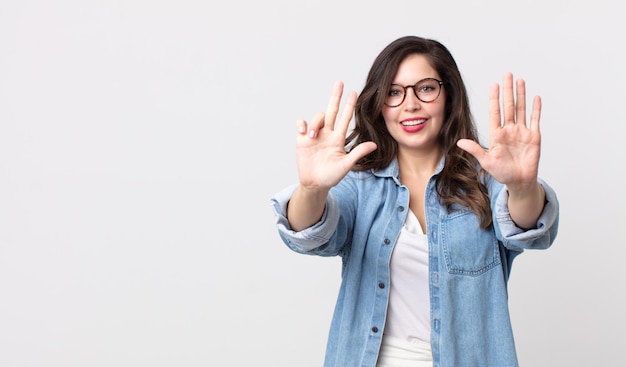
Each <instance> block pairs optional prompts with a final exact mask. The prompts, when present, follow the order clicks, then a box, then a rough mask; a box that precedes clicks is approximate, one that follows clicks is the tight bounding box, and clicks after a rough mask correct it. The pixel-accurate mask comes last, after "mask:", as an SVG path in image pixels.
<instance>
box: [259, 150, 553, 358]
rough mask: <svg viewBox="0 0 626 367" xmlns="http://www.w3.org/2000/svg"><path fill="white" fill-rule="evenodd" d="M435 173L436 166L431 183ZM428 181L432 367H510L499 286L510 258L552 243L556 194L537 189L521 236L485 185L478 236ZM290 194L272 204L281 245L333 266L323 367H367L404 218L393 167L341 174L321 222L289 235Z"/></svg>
mask: <svg viewBox="0 0 626 367" xmlns="http://www.w3.org/2000/svg"><path fill="white" fill-rule="evenodd" d="M442 168H443V160H442V161H441V163H440V164H439V167H438V169H437V171H436V173H435V176H436V174H438V173H439V172H440V171H441V169H442ZM435 176H433V177H431V179H430V181H429V182H428V186H427V188H426V193H425V211H426V227H427V235H428V246H429V273H430V284H429V288H430V302H431V305H430V311H431V341H430V342H431V348H432V353H433V366H434V367H466V366H467V367H513V366H518V362H517V356H516V352H515V345H514V341H513V332H512V328H511V322H510V318H509V309H508V303H507V301H508V299H507V281H508V277H509V273H510V270H511V264H512V262H513V259H514V258H515V256H517V255H518V254H520V253H521V252H522V251H523V250H524V249H545V248H548V247H549V246H550V245H551V244H552V243H553V241H554V239H555V236H556V234H557V228H558V219H559V204H558V201H557V197H556V194H555V192H554V191H553V190H552V189H551V188H550V187H549V186H548V185H547V184H546V183H545V182H543V181H542V180H541V179H540V180H539V182H540V183H541V184H542V186H543V188H544V190H545V192H546V205H545V208H544V210H543V213H542V214H541V217H540V218H539V220H538V221H537V226H536V228H535V229H531V230H522V229H520V228H518V227H517V226H516V225H515V224H514V223H513V221H512V219H511V217H510V215H509V213H508V208H507V197H508V192H507V190H506V188H505V186H504V185H502V184H500V183H498V182H497V181H495V180H494V179H493V178H491V177H487V180H486V182H485V184H486V186H487V189H488V190H489V196H490V198H491V207H492V212H493V223H494V225H493V226H492V227H490V228H489V229H488V230H483V229H481V228H480V227H479V221H478V217H477V216H476V215H475V214H474V213H473V212H471V211H470V210H468V209H467V208H463V207H453V208H446V207H445V206H443V205H441V204H440V202H439V200H438V198H437V193H436V190H435V186H434V179H435ZM295 188H296V185H293V186H290V187H287V188H285V189H284V190H282V191H280V192H278V193H277V194H276V195H275V196H273V197H272V200H271V203H272V206H273V210H274V212H275V214H276V222H277V228H278V232H279V235H280V237H281V238H282V240H283V241H284V242H285V243H286V244H287V246H289V248H291V249H292V250H294V251H296V252H299V253H304V254H311V255H320V256H341V258H342V282H341V287H340V290H339V295H338V299H337V303H336V306H335V311H334V315H333V319H332V322H331V327H330V333H329V338H328V343H327V349H326V358H325V363H324V366H325V367H352V366H354V367H356V366H359V367H373V366H375V365H376V360H377V357H378V350H379V348H380V344H381V340H382V334H383V330H384V327H385V316H386V313H387V302H388V299H389V287H388V284H389V260H390V257H391V252H392V251H393V247H394V245H395V243H396V240H397V239H398V236H399V234H400V230H401V228H402V225H403V223H404V220H405V218H406V216H407V213H408V210H409V209H408V208H409V191H408V189H407V188H406V187H405V186H403V185H402V184H401V183H400V181H399V172H398V165H397V162H393V163H392V164H391V165H390V166H389V167H387V168H385V169H383V170H379V171H377V172H372V171H367V172H350V173H349V174H348V175H347V176H346V177H345V178H344V179H343V180H342V181H341V182H340V183H339V184H338V185H337V186H335V187H333V188H332V189H331V191H330V194H329V195H328V198H327V201H326V209H325V212H324V214H323V217H322V219H321V220H320V222H319V223H317V224H315V225H313V226H312V227H310V228H307V229H305V230H302V231H300V232H294V231H293V230H291V228H290V227H289V223H288V221H287V218H286V216H285V213H286V207H287V203H288V201H289V199H290V197H291V195H292V193H293V191H294V190H295Z"/></svg>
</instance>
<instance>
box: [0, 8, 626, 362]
mask: <svg viewBox="0 0 626 367" xmlns="http://www.w3.org/2000/svg"><path fill="white" fill-rule="evenodd" d="M624 8H625V6H624V2H623V1H617V0H615V1H610V0H597V1H585V2H582V1H581V2H576V1H565V0H556V1H548V0H542V1H539V0H532V1H526V2H523V3H522V2H521V1H520V2H509V1H498V0H484V1H474V2H471V1H469V2H468V1H457V2H451V1H417V0H413V1H403V0H397V1H390V2H386V1H351V2H346V1H344V2H342V1H330V0H318V1H310V2H304V1H303V2H294V1H279V0H266V1H253V0H246V1H231V2H220V3H217V2H209V1H200V0H178V1H163V0H156V1H155V0H152V1H148V0H128V1H123V0H109V1H104V0H94V1H79V0H75V1H72V0H59V1H45V0H20V1H10V0H1V1H0V366H3V367H13V366H23V367H35V366H37V367H47V366H55V367H61V366H63V367H73V366H81V367H83V366H90V367H96V366H154V367H156V366H218V365H219V366H281V367H282V366H299V367H308V366H311V367H317V366H321V365H322V360H323V354H324V347H325V343H326V335H327V330H328V325H329V323H330V318H331V313H332V308H333V306H334V301H335V296H336V293H337V289H338V284H339V276H340V274H339V260H338V259H323V258H316V257H309V256H304V255H298V254H295V253H293V252H291V251H289V250H288V249H287V248H286V247H285V246H284V245H283V244H282V242H281V241H280V240H279V238H278V235H277V233H276V230H275V228H274V224H273V217H272V214H271V210H270V205H269V198H270V196H271V195H272V194H273V193H274V192H276V191H278V190H279V189H281V188H282V187H284V186H286V185H288V184H291V183H293V182H295V180H296V167H295V160H294V142H295V121H296V120H297V119H300V118H305V119H308V118H310V117H312V116H313V114H314V113H315V112H317V111H321V110H324V108H325V106H326V102H327V100H328V97H329V93H330V90H331V87H332V83H333V82H334V81H335V80H337V79H340V80H343V81H344V82H345V84H346V89H349V90H356V91H360V89H361V88H362V86H363V83H364V80H365V76H366V74H367V71H368V69H369V66H370V65H371V63H372V61H373V60H374V57H375V56H376V55H377V54H378V52H380V50H381V49H382V48H383V47H384V46H385V45H386V44H388V43H389V42H391V41H392V40H394V39H396V38H397V37H400V36H404V35H407V34H414V35H419V36H424V37H429V38H434V39H437V40H439V41H441V42H443V43H444V44H445V45H446V46H447V47H448V48H449V49H450V50H451V51H452V53H453V55H454V56H455V58H456V60H457V62H458V64H459V67H460V69H461V72H462V74H463V76H464V78H465V81H466V83H467V86H468V89H469V92H470V98H471V104H472V108H473V112H474V115H475V118H476V121H477V124H478V125H479V127H480V130H481V135H482V138H483V140H484V142H487V138H488V120H487V98H488V88H489V85H490V84H491V83H493V82H499V81H500V80H501V77H502V75H503V73H504V72H506V71H512V72H513V73H514V75H515V76H518V77H523V78H525V79H526V81H527V86H528V92H529V94H531V95H535V94H539V95H541V96H542V98H543V102H544V110H543V114H542V125H541V128H542V133H543V135H542V138H543V145H542V161H541V166H540V175H541V177H543V178H544V179H546V180H547V181H548V182H549V183H550V184H551V185H552V186H553V187H554V188H555V189H556V191H557V193H558V194H559V199H560V202H561V226H560V232H559V235H558V237H557V239H556V242H555V244H554V246H553V247H552V248H551V249H549V250H547V251H541V252H534V253H531V252H527V253H525V254H524V255H522V256H521V257H518V258H517V260H516V263H515V265H514V267H513V273H512V278H511V280H510V304H511V312H512V317H513V323H514V330H515V335H516V341H517V345H518V352H519V358H520V362H521V364H522V366H532V367H542V366H568V367H576V366H581V367H582V366H585V367H588V366H615V365H616V364H617V363H618V362H617V361H621V360H623V357H622V356H623V341H624V339H623V330H624V328H625V327H626V324H625V322H624V312H623V310H624V309H625V307H626V301H625V300H624V296H623V293H624V284H623V279H624V278H623V274H624V272H623V270H622V267H623V264H624V256H626V250H625V249H624V244H625V240H624V239H623V236H622V235H621V233H623V232H622V231H623V230H624V207H625V205H626V202H625V194H624V187H625V179H624V158H625V155H624V149H623V146H624V133H625V129H626V128H625V124H624V123H625V122H626V121H625V118H624V108H623V107H624V103H625V97H626V87H625V85H626V72H625V69H624V65H626V57H625V56H624V37H623V35H624V34H625V33H626V29H625V28H626V27H625V26H624V19H623V18H624V14H625V11H624Z"/></svg>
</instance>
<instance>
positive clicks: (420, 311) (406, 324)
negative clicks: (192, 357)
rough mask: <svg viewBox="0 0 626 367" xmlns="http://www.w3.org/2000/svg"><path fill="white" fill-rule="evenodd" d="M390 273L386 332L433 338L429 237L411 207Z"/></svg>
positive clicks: (408, 339) (410, 337) (427, 340)
mask: <svg viewBox="0 0 626 367" xmlns="http://www.w3.org/2000/svg"><path fill="white" fill-rule="evenodd" d="M390 276H391V282H390V289H389V306H388V308H387V321H386V324H385V330H384V336H391V337H394V338H400V339H402V340H407V341H412V340H414V339H418V340H422V341H425V342H430V290H429V287H428V238H427V236H426V235H425V234H424V233H423V232H422V227H420V224H419V221H418V220H417V217H416V216H415V214H413V212H412V211H411V210H409V213H408V215H407V219H406V221H405V223H404V226H403V227H402V231H401V233H400V236H399V238H398V243H396V246H395V247H394V250H393V253H392V255H391V263H390ZM384 336H383V337H384Z"/></svg>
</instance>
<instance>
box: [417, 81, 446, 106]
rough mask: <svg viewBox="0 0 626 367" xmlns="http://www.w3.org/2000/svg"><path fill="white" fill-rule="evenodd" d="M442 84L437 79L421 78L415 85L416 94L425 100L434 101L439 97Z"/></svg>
mask: <svg viewBox="0 0 626 367" xmlns="http://www.w3.org/2000/svg"><path fill="white" fill-rule="evenodd" d="M440 90H441V85H440V84H439V81H438V80H436V79H430V78H429V79H424V80H420V81H419V82H418V83H417V84H416V85H415V94H417V98H419V99H420V100H421V101H423V102H432V101H434V100H435V99H437V97H439V92H440Z"/></svg>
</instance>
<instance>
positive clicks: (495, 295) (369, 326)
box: [272, 36, 559, 367]
mask: <svg viewBox="0 0 626 367" xmlns="http://www.w3.org/2000/svg"><path fill="white" fill-rule="evenodd" d="M502 83H503V84H502V91H503V96H502V108H500V86H499V85H498V84H494V85H493V86H492V89H491V92H490V102H489V103H490V145H489V149H488V150H486V149H483V148H482V147H481V146H480V145H479V143H478V136H477V131H476V126H475V125H474V122H473V120H472V116H471V113H470V110H469V103H468V97H467V92H466V89H465V86H464V83H463V80H462V78H461V75H460V72H459V70H458V67H457V65H456V63H455V61H454V59H453V57H452V55H451V54H450V52H449V51H448V50H447V49H446V48H445V46H443V45H442V44H441V43H439V42H437V41H434V40H429V39H423V38H419V37H414V36H408V37H402V38H400V39H397V40H395V41H394V42H392V43H391V44H389V45H388V46H387V47H386V48H385V49H384V50H383V51H382V52H381V53H380V54H379V55H378V57H377V58H376V60H375V61H374V63H373V65H372V67H371V69H370V72H369V74H368V77H367V81H366V84H365V87H364V89H363V91H362V93H361V94H360V95H359V97H358V99H357V97H356V93H354V92H351V93H349V94H348V96H347V101H346V103H345V107H344V110H343V112H342V113H341V115H340V116H339V118H337V117H338V115H339V104H340V101H341V98H342V94H343V85H342V83H341V82H337V84H336V85H335V87H334V89H333V93H332V96H331V98H330V101H329V104H328V108H327V110H326V113H318V114H317V115H316V116H314V118H313V119H312V120H311V121H310V122H306V121H304V120H300V121H298V122H297V129H298V132H297V138H296V158H297V165H298V176H299V183H298V184H295V185H292V186H289V187H287V188H285V189H284V190H282V191H280V192H279V193H277V194H276V195H275V196H274V197H273V198H272V204H273V209H274V212H275V214H276V220H277V228H278V231H279V234H280V236H281V238H282V239H283V241H284V242H285V243H286V244H287V245H288V246H289V247H290V248H291V249H292V250H294V251H297V252H300V253H304V254H311V255H320V256H341V258H342V264H343V269H342V283H341V288H340V291H339V296H338V299H337V304H336V307H335V312H334V316H333V320H332V323H331V329H330V334H329V339H328V343H327V351H326V358H325V366H326V367H334V366H336V367H348V366H379V367H383V366H385V367H386V366H389V367H391V366H397V367H400V366H415V367H417V366H441V367H463V366H473V367H490V366H493V367H507V366H517V365H518V362H517V357H516V352H515V345H514V341H513V333H512V329H511V322H510V318H509V311H508V304H507V281H508V277H509V273H510V270H511V264H512V261H513V259H514V258H515V257H516V256H517V255H518V254H520V253H521V252H522V251H523V250H525V249H545V248H548V247H549V246H550V245H551V244H552V243H553V241H554V238H555V236H556V234H557V227H558V210H559V207H558V201H557V197H556V194H555V193H554V191H553V190H552V189H551V188H550V187H549V186H548V185H547V184H546V183H545V182H544V181H543V180H541V179H540V178H538V166H539V156H540V141H541V136H540V132H539V118H540V112H541V99H540V98H539V97H535V98H534V101H533V107H532V113H531V115H530V121H529V124H528V125H527V123H526V105H525V100H526V96H525V84H524V81H523V80H521V79H519V80H517V82H516V85H515V87H514V85H513V84H514V81H513V76H512V75H511V74H510V73H507V74H505V76H504V78H503V82H502ZM514 93H516V95H515V96H514ZM353 114H354V115H355V127H354V129H353V130H352V132H351V133H350V134H349V135H348V136H347V138H346V135H347V132H348V126H349V123H350V120H351V118H352V115H353Z"/></svg>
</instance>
